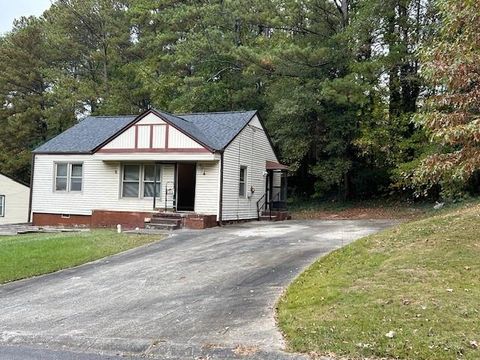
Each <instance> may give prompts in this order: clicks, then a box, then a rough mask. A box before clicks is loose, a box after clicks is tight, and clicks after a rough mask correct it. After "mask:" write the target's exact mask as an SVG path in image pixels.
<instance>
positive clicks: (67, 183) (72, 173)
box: [54, 163, 83, 192]
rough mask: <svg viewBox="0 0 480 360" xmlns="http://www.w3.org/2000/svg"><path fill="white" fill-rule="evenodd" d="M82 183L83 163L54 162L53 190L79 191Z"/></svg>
mask: <svg viewBox="0 0 480 360" xmlns="http://www.w3.org/2000/svg"><path fill="white" fill-rule="evenodd" d="M82 185H83V163H55V187H54V189H55V191H65V192H70V191H71V192H80V191H82Z"/></svg>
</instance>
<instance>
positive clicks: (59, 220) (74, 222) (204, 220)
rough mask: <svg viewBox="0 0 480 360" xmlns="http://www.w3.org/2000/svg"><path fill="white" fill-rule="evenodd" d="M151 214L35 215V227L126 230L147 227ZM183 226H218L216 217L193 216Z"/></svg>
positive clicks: (117, 212)
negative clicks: (117, 228) (115, 228)
mask: <svg viewBox="0 0 480 360" xmlns="http://www.w3.org/2000/svg"><path fill="white" fill-rule="evenodd" d="M151 217H152V213H151V212H133V211H109V210H93V212H92V215H69V214H64V215H60V214H45V213H33V225H34V226H65V227H91V228H113V227H115V226H117V225H118V224H121V225H122V226H123V227H124V228H126V229H134V228H137V227H138V228H143V227H145V218H151ZM182 225H183V226H184V227H186V228H189V229H206V228H210V227H215V226H217V217H216V215H200V214H192V215H188V216H186V217H184V218H182Z"/></svg>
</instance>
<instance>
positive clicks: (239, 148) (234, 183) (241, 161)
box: [222, 117, 278, 220]
mask: <svg viewBox="0 0 480 360" xmlns="http://www.w3.org/2000/svg"><path fill="white" fill-rule="evenodd" d="M260 127H261V123H260V121H259V120H258V119H257V117H254V118H253V119H252V120H251V121H250V124H249V126H247V127H245V128H244V129H243V130H242V131H241V132H240V134H239V135H238V136H237V137H236V138H235V139H234V140H233V141H232V142H231V143H230V145H229V146H228V147H227V148H226V149H225V152H224V160H223V161H224V174H223V210H222V214H223V216H222V218H223V220H240V219H255V218H256V217H257V201H258V200H259V199H260V198H261V197H262V195H264V194H265V181H266V179H265V174H264V172H265V162H266V161H267V160H269V161H275V162H278V159H277V157H276V156H275V153H274V152H273V149H272V147H271V146H270V142H269V141H268V138H267V135H266V134H265V131H264V130H263V128H260ZM241 166H247V168H248V169H247V174H246V175H247V176H246V183H247V185H246V194H247V195H248V193H249V191H250V188H253V189H254V193H253V194H251V197H248V196H246V197H241V196H239V173H240V167H241Z"/></svg>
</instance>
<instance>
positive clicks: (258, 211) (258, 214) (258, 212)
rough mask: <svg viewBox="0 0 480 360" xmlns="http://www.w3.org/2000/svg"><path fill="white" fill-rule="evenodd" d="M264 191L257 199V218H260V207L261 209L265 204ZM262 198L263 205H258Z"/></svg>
mask: <svg viewBox="0 0 480 360" xmlns="http://www.w3.org/2000/svg"><path fill="white" fill-rule="evenodd" d="M266 195H267V194H266V193H265V194H263V195H262V197H261V198H260V199H258V201H257V218H258V220H260V211H261V209H263V207H264V206H265V205H266V203H267V202H266ZM262 200H263V205H262V206H260V202H261V201H262Z"/></svg>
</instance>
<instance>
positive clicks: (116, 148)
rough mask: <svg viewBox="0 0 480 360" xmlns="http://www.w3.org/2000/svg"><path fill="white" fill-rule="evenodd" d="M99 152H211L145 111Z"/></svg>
mask: <svg viewBox="0 0 480 360" xmlns="http://www.w3.org/2000/svg"><path fill="white" fill-rule="evenodd" d="M98 152H100V153H131V152H210V150H209V149H207V148H206V147H204V146H203V145H201V144H200V143H199V142H197V141H196V140H194V139H193V138H192V137H190V136H189V135H188V134H186V133H184V132H183V131H181V130H180V129H178V128H177V127H176V126H174V125H173V124H171V123H169V122H168V120H166V119H163V118H161V117H160V116H159V115H157V114H156V113H155V112H153V111H148V112H146V113H144V114H143V115H140V116H139V117H138V118H137V119H136V120H135V121H134V122H133V123H132V124H130V125H129V126H128V127H126V128H125V129H123V130H122V131H121V132H119V133H118V134H116V135H115V136H114V137H113V138H112V139H109V141H108V142H107V143H106V144H105V145H103V146H102V147H101V148H100V149H99V150H98Z"/></svg>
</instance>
